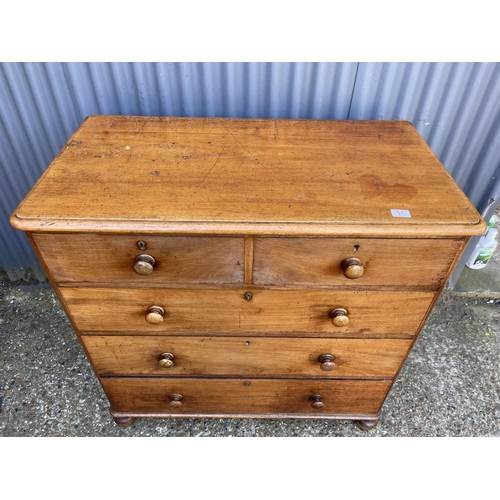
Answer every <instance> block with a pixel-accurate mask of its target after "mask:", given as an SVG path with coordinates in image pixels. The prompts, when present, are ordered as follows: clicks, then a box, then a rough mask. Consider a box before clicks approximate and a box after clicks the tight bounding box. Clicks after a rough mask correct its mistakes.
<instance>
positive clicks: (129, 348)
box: [82, 335, 411, 378]
mask: <svg viewBox="0 0 500 500" xmlns="http://www.w3.org/2000/svg"><path fill="white" fill-rule="evenodd" d="M82 341H83V343H84V344H85V347H86V349H87V351H88V353H89V354H90V356H91V357H92V360H93V362H94V366H95V367H96V369H97V370H98V373H99V375H101V376H106V375H108V376H109V375H127V376H130V375H159V376H179V375H182V376H196V375H199V376H216V375H218V376H231V377H238V376H254V377H324V378H327V377H328V378H346V377H352V378H393V377H394V375H395V374H396V372H397V370H398V369H399V366H400V365H401V363H402V362H403V361H404V359H405V357H406V355H407V353H408V350H409V348H410V345H411V340H357V339H356V340H352V339H351V340H343V339H302V338H301V339H298V338H264V337H247V338H244V337H243V338H229V337H176V336H169V337H165V336H163V337H158V336H153V337H151V336H143V337H137V336H129V335H120V336H97V335H84V336H82ZM162 353H171V354H173V356H174V360H173V361H174V365H173V366H171V367H169V368H163V367H161V366H160V365H159V363H158V361H159V359H160V355H161V354H162ZM323 354H332V355H333V356H334V363H335V368H334V369H333V370H331V371H323V370H322V369H321V362H320V361H318V358H319V357H320V356H321V355H323Z"/></svg>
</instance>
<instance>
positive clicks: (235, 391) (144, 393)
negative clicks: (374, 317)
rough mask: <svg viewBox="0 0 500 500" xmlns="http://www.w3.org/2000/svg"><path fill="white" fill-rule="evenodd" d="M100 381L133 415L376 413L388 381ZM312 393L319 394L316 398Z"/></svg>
mask: <svg viewBox="0 0 500 500" xmlns="http://www.w3.org/2000/svg"><path fill="white" fill-rule="evenodd" d="M101 383H102V385H103V387H104V390H105V392H106V394H107V396H108V399H109V401H110V403H111V407H112V409H113V410H114V411H115V412H122V413H129V414H132V415H133V414H136V415H137V416H141V415H142V416H147V415H158V416H169V415H174V416H175V415H183V414H189V415H193V416H260V415H262V416H275V415H282V416H294V415H295V416H301V415H302V416H308V418H315V417H320V418H321V417H323V418H324V417H325V416H329V415H331V416H340V415H345V416H351V415H352V416H357V415H359V416H364V415H376V414H377V413H378V412H379V410H380V407H381V405H382V403H383V401H384V399H385V397H386V395H387V393H388V391H389V389H390V387H391V381H389V380H385V381H350V380H349V381H340V380H332V381H324V380H323V381H315V380H290V379H288V380H262V379H257V380H256V379H247V380H245V379H231V380H227V379H226V380H220V379H179V378H178V379H171V378H169V379H163V378H140V379H137V378H103V379H101ZM179 396H181V398H180V397H179ZM312 396H320V398H316V404H315V400H314V399H313V400H312V399H311V397H312ZM318 402H319V403H320V404H317V403H318ZM318 406H322V407H320V408H318Z"/></svg>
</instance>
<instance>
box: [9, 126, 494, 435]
mask: <svg viewBox="0 0 500 500" xmlns="http://www.w3.org/2000/svg"><path fill="white" fill-rule="evenodd" d="M11 223H12V225H13V226H14V227H16V228H18V229H20V230H23V231H25V232H26V233H27V234H28V237H29V239H30V241H31V243H32V245H33V247H34V248H35V250H36V252H37V254H38V256H39V258H40V260H41V262H42V263H43V265H44V268H45V270H46V272H47V275H48V277H49V279H50V282H51V284H52V286H53V287H54V290H55V291H56V293H57V295H58V298H59V300H60V301H61V304H62V306H63V307H64V309H65V311H66V313H67V315H68V318H69V319H70V321H71V323H72V325H73V327H74V329H75V332H76V334H77V336H78V338H79V340H80V342H81V345H82V347H83V349H84V350H85V353H86V354H87V356H88V359H89V362H90V363H91V365H92V367H93V369H94V371H95V373H96V375H97V377H98V378H99V381H100V383H101V384H102V387H103V389H104V391H105V393H106V395H107V397H108V399H109V402H110V411H111V415H112V417H113V418H114V420H115V422H116V423H117V424H118V425H121V426H127V425H130V424H131V423H133V421H134V420H135V419H136V418H137V417H180V416H190V417H193V416H194V417H260V418H265V417H272V418H306V419H310V418H329V419H351V420H355V421H356V422H357V423H358V425H359V426H360V427H362V428H364V429H369V428H371V427H373V426H374V425H375V424H376V423H377V422H378V420H379V418H380V415H381V408H382V405H383V402H384V399H385V398H386V396H387V394H388V392H389V390H390V388H391V386H392V384H393V382H394V380H395V378H396V377H397V375H398V372H399V370H400V369H401V367H402V365H403V363H404V361H405V359H406V357H407V356H408V354H409V352H410V350H411V348H412V345H413V343H414V342H415V341H416V339H417V336H418V334H419V332H420V331H421V329H422V328H423V326H424V324H425V320H426V318H427V316H428V315H429V314H430V312H431V310H432V307H433V305H434V303H435V301H436V299H437V297H438V295H439V293H440V292H441V291H442V289H443V287H444V286H445V284H446V281H447V279H448V277H449V276H450V274H451V272H452V270H453V268H454V266H455V264H456V262H457V260H458V259H459V257H460V255H461V253H462V252H463V250H464V248H465V246H466V244H467V242H468V240H469V238H470V237H471V236H473V235H478V234H482V233H483V232H484V229H485V225H484V221H482V219H481V217H480V215H479V214H478V213H477V211H476V210H475V208H474V207H473V206H472V205H471V203H470V202H469V200H468V199H467V198H466V197H465V195H464V194H463V193H462V192H461V190H460V189H459V187H458V186H457V185H456V184H455V182H454V181H453V179H452V178H451V177H450V176H449V174H448V173H447V172H446V170H445V169H444V167H443V166H442V165H441V164H440V162H439V161H438V159H437V158H436V157H435V156H434V154H433V153H432V151H431V150H430V149H429V147H428V146H427V145H426V143H425V142H424V141H423V139H422V138H421V137H420V135H419V134H418V132H417V131H416V130H415V129H414V128H413V126H412V125H411V124H410V123H408V122H403V121H313V120H257V119H255V120H254V119H204V118H166V117H124V116H91V117H88V118H87V119H86V120H85V121H84V122H83V123H82V124H81V126H80V127H79V128H78V130H77V131H76V132H75V133H74V135H73V136H72V137H71V138H70V140H69V141H68V143H67V144H66V145H65V146H64V147H63V149H62V150H61V152H60V153H59V155H58V156H57V157H56V158H55V159H54V160H53V162H52V163H51V165H50V166H49V168H48V169H47V170H46V172H45V173H44V174H43V176H42V177H41V178H40V180H39V181H38V182H37V184H36V185H35V186H34V187H33V189H32V190H31V191H30V193H28V195H27V196H26V198H25V199H24V200H23V202H22V203H21V204H20V205H19V207H18V208H17V210H16V211H15V212H14V214H13V215H12V217H11Z"/></svg>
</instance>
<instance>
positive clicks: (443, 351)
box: [0, 276, 500, 436]
mask: <svg viewBox="0 0 500 500" xmlns="http://www.w3.org/2000/svg"><path fill="white" fill-rule="evenodd" d="M0 360H1V365H2V369H1V372H0V398H1V404H2V408H1V413H0V435H1V436H499V435H500V297H499V298H497V297H489V296H470V295H467V294H462V293H456V292H445V294H444V295H443V296H442V297H441V298H440V300H439V301H438V303H437V306H436V308H435V310H434V312H433V313H432V315H431V317H430V318H429V321H428V323H427V325H426V327H425V329H424V330H423V332H422V334H421V335H420V338H419V339H418V341H417V343H416V345H415V348H414V349H413V351H412V352H411V354H410V356H409V358H408V360H407V362H406V364H405V366H404V368H403V370H402V372H401V374H400V376H399V378H398V380H397V381H396V383H395V385H394V387H393V389H392V391H391V393H390V395H389V396H388V398H387V400H386V403H385V406H384V410H383V415H382V419H381V421H380V423H379V425H378V426H377V427H376V428H375V429H374V430H372V431H370V432H368V433H366V432H363V431H361V430H359V429H358V428H357V426H356V425H355V424H354V423H353V422H349V421H321V420H300V421H295V420H265V419H256V420H254V419H219V418H217V419H211V418H206V419H171V420H169V419H138V420H137V421H136V423H135V424H134V425H133V426H132V427H129V428H125V429H123V428H120V427H117V426H116V425H115V423H114V422H113V420H112V419H111V417H110V416H109V413H108V408H109V404H108V402H107V399H106V398H105V396H104V393H103V391H102V389H101V387H100V385H99V383H98V382H97V381H96V379H95V377H94V374H93V371H92V369H91V367H90V365H89V364H88V362H87V360H86V357H85V355H84V353H83V351H82V349H81V347H80V345H79V343H78V342H77V340H76V337H75V335H74V333H73V331H72V328H71V326H70V324H69V322H68V320H67V318H66V316H65V314H64V312H63V311H62V309H61V306H60V304H59V302H58V301H57V298H56V296H55V294H54V293H53V291H52V289H51V288H50V286H49V285H48V284H43V283H42V284H40V283H39V284H25V283H21V282H17V283H12V282H10V281H9V280H8V278H7V277H5V276H0Z"/></svg>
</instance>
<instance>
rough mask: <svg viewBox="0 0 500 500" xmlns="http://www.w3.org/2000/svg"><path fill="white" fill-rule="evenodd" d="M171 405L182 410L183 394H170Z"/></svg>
mask: <svg viewBox="0 0 500 500" xmlns="http://www.w3.org/2000/svg"><path fill="white" fill-rule="evenodd" d="M169 397H170V403H169V405H170V406H171V407H172V408H180V407H181V406H182V403H181V399H182V394H170V396H169Z"/></svg>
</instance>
